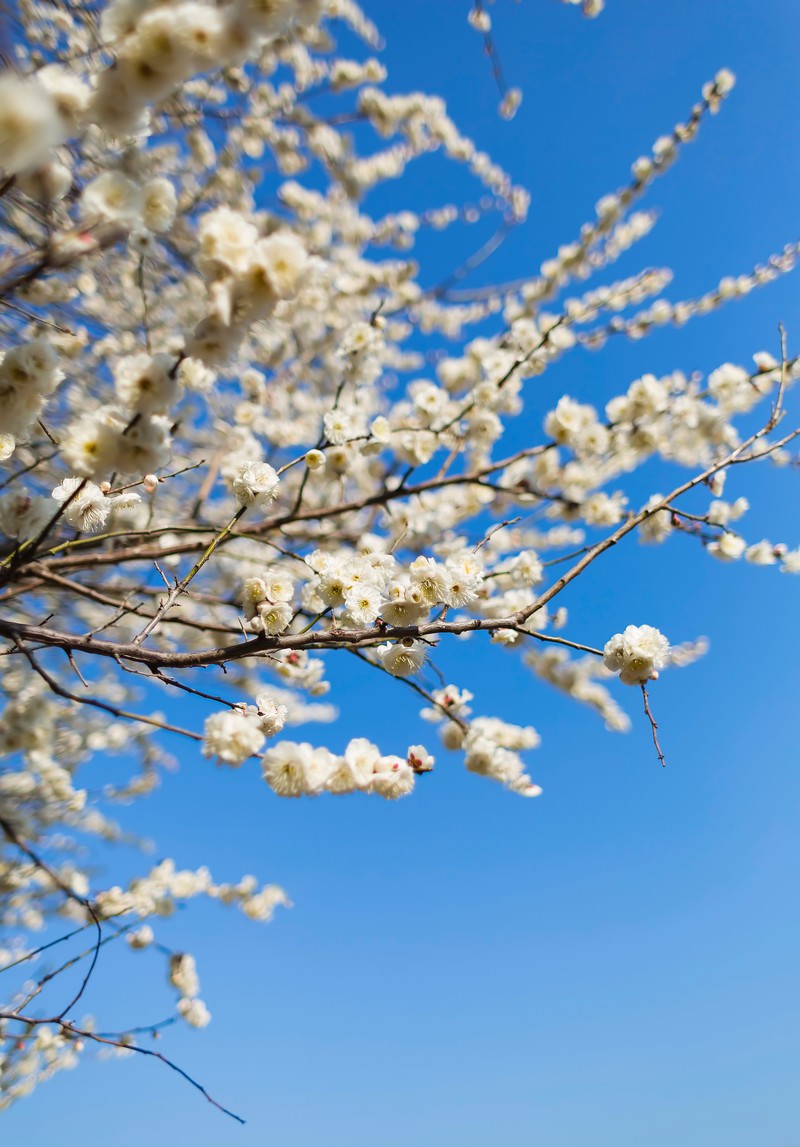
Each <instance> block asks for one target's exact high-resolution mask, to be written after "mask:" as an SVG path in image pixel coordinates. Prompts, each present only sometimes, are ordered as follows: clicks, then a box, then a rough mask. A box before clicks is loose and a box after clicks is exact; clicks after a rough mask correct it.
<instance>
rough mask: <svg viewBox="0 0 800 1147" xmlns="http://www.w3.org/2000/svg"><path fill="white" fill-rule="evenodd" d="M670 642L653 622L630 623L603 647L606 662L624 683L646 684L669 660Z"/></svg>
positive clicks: (606, 665) (607, 666) (608, 667)
mask: <svg viewBox="0 0 800 1147" xmlns="http://www.w3.org/2000/svg"><path fill="white" fill-rule="evenodd" d="M668 653H669V642H668V641H667V639H666V637H665V636H664V634H663V633H660V632H659V630H657V629H654V628H653V626H652V625H629V626H628V627H627V628H626V629H625V632H624V633H615V634H614V636H613V637H612V638H611V639H610V640H609V641H607V642H606V644H605V646H604V648H603V663H604V665H605V667H606V668H607V669H610V670H611V672H612V673H619V678H620V681H622V683H623V684H624V685H644V684H646V683H647V682H648V681H653V680H654V679H655V678H656V677H658V671H659V669H663V668H664V666H665V665H666V664H667V655H668Z"/></svg>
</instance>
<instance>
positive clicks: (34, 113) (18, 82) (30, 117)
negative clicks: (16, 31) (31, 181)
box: [0, 71, 64, 175]
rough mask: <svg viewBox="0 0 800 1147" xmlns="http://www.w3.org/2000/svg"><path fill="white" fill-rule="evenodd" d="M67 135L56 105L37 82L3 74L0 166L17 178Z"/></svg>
mask: <svg viewBox="0 0 800 1147" xmlns="http://www.w3.org/2000/svg"><path fill="white" fill-rule="evenodd" d="M63 135H64V130H63V125H62V124H61V123H60V122H59V116H58V111H57V108H56V104H55V102H54V100H53V98H52V96H51V95H50V93H49V92H47V91H46V90H45V88H44V87H43V86H42V84H40V83H39V82H38V81H37V80H35V79H22V78H21V77H20V76H18V75H16V74H15V73H14V72H11V71H6V72H4V73H3V75H0V167H2V169H3V171H5V172H6V174H7V175H14V174H16V173H17V172H19V171H23V170H24V169H25V168H27V167H35V166H37V165H38V164H41V163H43V162H44V161H45V160H46V158H47V154H48V152H49V150H50V148H51V147H53V146H54V145H55V144H56V143H58V142H59V141H60V140H61V139H62V138H63Z"/></svg>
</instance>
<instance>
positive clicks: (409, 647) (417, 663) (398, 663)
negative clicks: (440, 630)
mask: <svg viewBox="0 0 800 1147" xmlns="http://www.w3.org/2000/svg"><path fill="white" fill-rule="evenodd" d="M376 652H377V654H378V660H379V662H380V663H381V665H382V666H383V668H384V669H385V670H386V671H387V672H388V673H391V674H392V676H394V677H411V676H412V675H413V674H414V673H417V672H418V671H419V670H420V669H421V668H422V665H423V663H424V661H425V657H426V648H425V646H424V645H423V644H422V642H421V641H412V640H411V639H410V638H405V639H404V640H403V641H398V642H395V643H390V642H386V643H385V644H383V645H379V646H378V648H377V650H376Z"/></svg>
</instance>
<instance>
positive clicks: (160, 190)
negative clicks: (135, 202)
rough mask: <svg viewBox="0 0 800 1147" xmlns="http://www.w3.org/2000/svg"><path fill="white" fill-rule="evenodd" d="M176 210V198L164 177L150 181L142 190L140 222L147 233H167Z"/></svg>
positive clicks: (170, 182)
mask: <svg viewBox="0 0 800 1147" xmlns="http://www.w3.org/2000/svg"><path fill="white" fill-rule="evenodd" d="M177 209H178V196H177V194H176V192H175V187H174V185H173V184H172V181H171V180H169V179H166V178H165V177H164V176H158V177H157V178H156V179H151V180H150V181H149V182H148V183H146V184H145V185H144V188H143V189H142V222H143V223H144V225H145V227H147V229H148V230H149V231H155V232H157V233H159V234H160V233H161V232H163V231H169V229H170V227H171V226H172V224H173V221H174V219H175V212H176V211H177Z"/></svg>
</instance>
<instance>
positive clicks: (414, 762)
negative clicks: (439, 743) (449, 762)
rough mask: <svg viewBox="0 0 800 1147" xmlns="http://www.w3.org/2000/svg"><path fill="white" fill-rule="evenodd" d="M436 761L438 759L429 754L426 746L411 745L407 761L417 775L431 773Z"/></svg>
mask: <svg viewBox="0 0 800 1147" xmlns="http://www.w3.org/2000/svg"><path fill="white" fill-rule="evenodd" d="M435 760H436V758H435V757H434V756H433V755H432V754H431V753H429V752H428V750H427V749H426V748H425V746H424V745H409V747H408V752H407V753H406V761H407V762H408V764H409V765H410V766H411V768H412V769H413V770H414V772H415V773H429V772H430V771H431V769H432V768H433V766H434V763H435Z"/></svg>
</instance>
